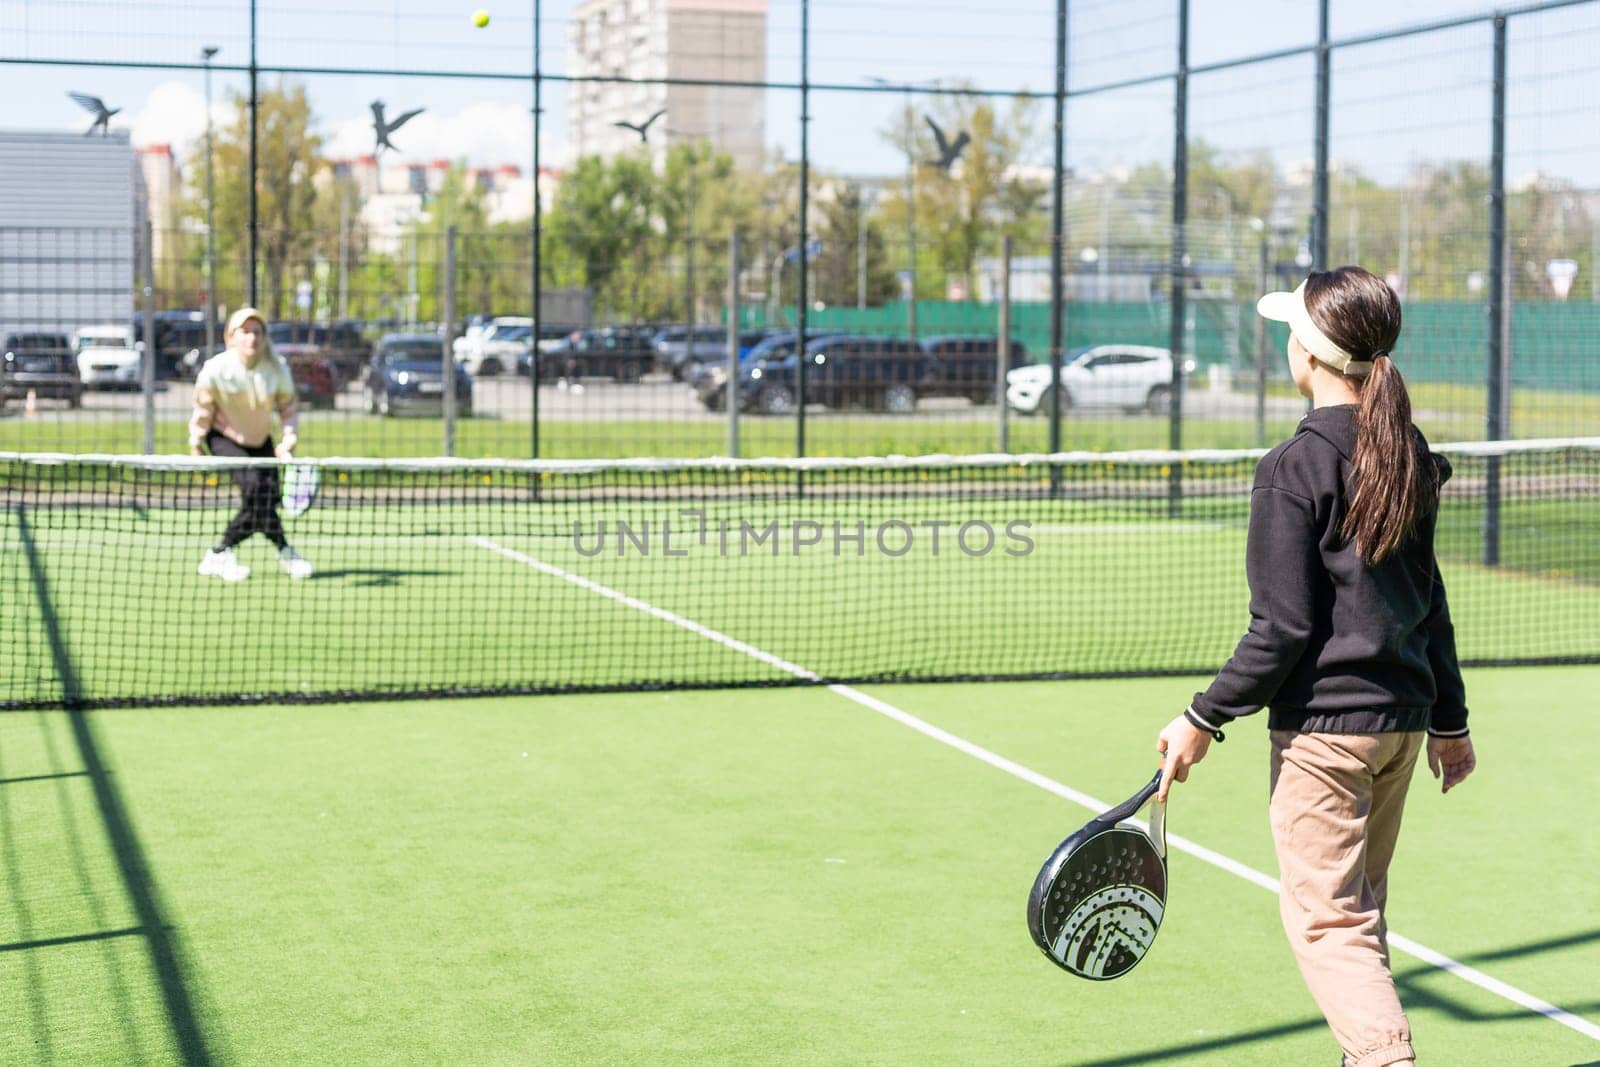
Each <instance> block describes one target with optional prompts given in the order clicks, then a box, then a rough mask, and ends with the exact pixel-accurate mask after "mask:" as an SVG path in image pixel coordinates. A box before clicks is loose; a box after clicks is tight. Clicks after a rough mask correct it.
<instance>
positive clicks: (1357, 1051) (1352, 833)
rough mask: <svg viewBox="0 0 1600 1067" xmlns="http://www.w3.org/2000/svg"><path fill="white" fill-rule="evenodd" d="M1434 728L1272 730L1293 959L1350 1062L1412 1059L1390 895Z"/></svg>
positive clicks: (1275, 833)
mask: <svg viewBox="0 0 1600 1067" xmlns="http://www.w3.org/2000/svg"><path fill="white" fill-rule="evenodd" d="M1423 738H1424V735H1423V734H1422V733H1420V732H1418V733H1393V734H1324V733H1296V732H1293V731H1289V730H1274V731H1272V806H1271V811H1272V840H1273V843H1274V845H1276V847H1277V851H1278V872H1279V874H1278V878H1279V886H1280V888H1279V895H1278V902H1279V909H1280V911H1281V912H1282V914H1283V928H1284V931H1285V932H1286V933H1287V934H1288V935H1289V944H1290V946H1291V947H1292V948H1293V949H1294V955H1295V960H1296V961H1297V962H1298V963H1299V964H1300V973H1301V974H1302V975H1303V976H1304V977H1305V982H1306V985H1307V986H1308V987H1309V988H1310V990H1311V996H1312V998H1313V999H1315V1000H1316V1002H1317V1007H1319V1008H1320V1009H1322V1014H1323V1016H1324V1017H1325V1018H1326V1019H1327V1020H1328V1025H1329V1026H1330V1027H1332V1029H1333V1034H1334V1036H1335V1037H1336V1038H1338V1040H1339V1046H1340V1047H1341V1048H1342V1049H1344V1055H1345V1062H1346V1063H1347V1064H1349V1065H1351V1067H1386V1065H1387V1064H1391V1063H1395V1062H1398V1061H1400V1060H1406V1059H1411V1058H1413V1057H1414V1056H1415V1053H1414V1052H1413V1051H1412V1048H1411V1026H1410V1024H1409V1023H1408V1022H1407V1021H1406V1015H1405V1012H1404V1011H1403V1010H1402V1009H1401V1007H1400V998H1399V997H1398V996H1397V995H1396V994H1395V989H1394V979H1393V977H1391V975H1390V974H1389V941H1388V927H1387V926H1386V925H1385V924H1384V915H1383V909H1384V903H1385V901H1386V899H1387V897H1388V889H1389V861H1390V860H1391V859H1392V858H1393V857H1394V846H1395V840H1396V839H1397V838H1398V837H1399V835H1400V816H1401V813H1402V812H1403V811H1404V810H1405V804H1406V788H1407V786H1409V785H1410V783H1411V772H1412V768H1413V767H1414V766H1415V765H1416V761H1417V753H1418V752H1419V751H1420V750H1421V748H1422V742H1423Z"/></svg>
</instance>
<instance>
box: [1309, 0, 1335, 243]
mask: <svg viewBox="0 0 1600 1067" xmlns="http://www.w3.org/2000/svg"><path fill="white" fill-rule="evenodd" d="M1332 56H1333V50H1332V49H1331V48H1330V47H1329V45H1328V0H1317V111H1316V134H1315V140H1316V149H1315V151H1316V172H1315V174H1313V176H1312V183H1311V269H1312V270H1327V269H1328V114H1329V110H1328V97H1329V87H1330V85H1331V78H1332V67H1331V59H1332Z"/></svg>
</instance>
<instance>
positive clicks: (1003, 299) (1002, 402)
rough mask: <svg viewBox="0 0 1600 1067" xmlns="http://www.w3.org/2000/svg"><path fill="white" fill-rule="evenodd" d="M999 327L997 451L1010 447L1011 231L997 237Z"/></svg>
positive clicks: (997, 355) (995, 384)
mask: <svg viewBox="0 0 1600 1067" xmlns="http://www.w3.org/2000/svg"><path fill="white" fill-rule="evenodd" d="M999 325H1000V329H999V331H998V332H999V335H1000V336H999V337H998V338H997V339H996V344H995V353H994V360H995V364H994V406H995V409H996V415H995V417H996V418H998V419H999V420H1000V451H1002V452H1010V451H1011V426H1010V424H1009V423H1008V422H1007V419H1006V375H1007V373H1009V372H1010V370H1011V235H1010V234H1009V233H1008V234H1006V235H1005V236H1004V237H1002V238H1000V324H999Z"/></svg>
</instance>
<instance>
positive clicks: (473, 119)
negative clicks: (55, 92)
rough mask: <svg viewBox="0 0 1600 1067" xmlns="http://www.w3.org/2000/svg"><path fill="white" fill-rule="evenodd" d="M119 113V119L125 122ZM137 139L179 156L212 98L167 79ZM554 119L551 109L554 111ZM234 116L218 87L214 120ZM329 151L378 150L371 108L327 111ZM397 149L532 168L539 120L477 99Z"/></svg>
mask: <svg viewBox="0 0 1600 1067" xmlns="http://www.w3.org/2000/svg"><path fill="white" fill-rule="evenodd" d="M408 109H409V108H408V106H407V105H406V102H404V101H394V102H390V104H389V108H388V110H389V113H390V114H391V115H394V114H399V113H402V112H404V111H406V110H408ZM123 118H124V116H123V115H118V116H117V118H116V119H113V120H112V121H113V123H116V124H118V125H121V123H120V122H118V120H121V119H123ZM126 118H127V123H126V125H127V126H128V127H129V128H131V130H132V136H133V143H134V144H136V145H139V146H141V147H148V146H149V145H155V144H168V145H171V146H172V150H173V152H174V153H175V154H176V155H177V156H178V158H179V159H182V158H184V156H185V155H186V154H187V153H188V152H189V150H190V147H191V146H192V145H193V144H194V143H196V142H197V141H198V140H199V139H200V138H201V137H203V136H204V135H205V123H206V118H205V97H204V95H203V94H202V93H201V92H200V91H199V90H197V89H196V88H195V87H194V86H192V85H189V84H187V83H185V82H181V81H169V82H163V83H162V84H160V85H157V86H156V87H155V88H154V89H152V90H150V93H149V95H148V96H146V97H145V99H144V103H143V104H141V105H140V106H139V107H138V109H137V110H134V111H133V112H132V114H131V115H127V116H126ZM546 118H547V119H548V118H549V116H548V115H547V116H546ZM231 120H232V109H231V106H230V105H229V104H228V102H227V101H226V100H224V99H222V97H221V94H220V93H219V94H218V96H217V98H215V99H213V101H212V121H213V122H214V123H216V124H217V125H218V126H222V125H225V124H227V123H228V122H230V121H231ZM320 132H321V133H322V134H323V137H324V142H323V154H324V155H325V156H328V157H330V158H333V159H347V158H350V157H353V156H361V155H367V154H370V153H371V152H372V148H373V144H372V115H371V113H370V112H369V111H367V109H366V108H362V109H361V110H360V111H359V112H357V113H356V114H353V115H351V114H348V113H347V115H346V117H343V118H328V119H324V120H323V121H322V123H321V130H320ZM391 139H392V140H393V141H394V143H395V145H396V146H397V148H396V151H394V152H390V153H385V156H386V160H385V161H386V162H395V163H419V162H429V161H431V160H435V159H448V160H450V161H451V162H455V161H456V160H458V159H462V158H465V159H466V160H467V162H468V163H469V164H471V165H473V166H498V165H500V164H502V163H510V164H514V165H515V166H518V167H521V168H522V169H523V170H524V171H526V170H527V169H528V168H529V166H530V165H531V163H532V156H533V120H532V116H531V115H530V114H529V113H528V109H527V108H526V107H523V106H520V105H517V104H512V103H505V102H485V103H472V104H468V105H466V106H465V107H462V108H459V109H457V110H454V111H451V110H439V111H433V110H428V111H424V112H423V113H422V114H420V115H418V116H417V117H416V118H414V119H412V120H411V121H410V122H408V123H406V124H405V125H404V126H402V127H401V128H400V129H398V130H396V131H395V132H394V134H393V135H392V138H391ZM561 141H562V138H561V137H560V136H559V131H554V130H551V129H550V124H549V123H548V122H547V123H546V129H545V134H544V145H543V156H544V158H543V159H542V160H541V162H543V163H544V165H545V166H557V167H559V166H561V165H562V164H563V162H564V160H563V159H560V158H557V157H556V155H555V154H554V153H555V152H557V151H560V150H561V148H562V145H561Z"/></svg>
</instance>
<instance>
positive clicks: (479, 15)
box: [472, 7, 489, 30]
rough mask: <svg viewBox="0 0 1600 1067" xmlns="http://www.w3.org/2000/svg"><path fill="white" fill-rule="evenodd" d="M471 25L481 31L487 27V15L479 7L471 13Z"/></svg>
mask: <svg viewBox="0 0 1600 1067" xmlns="http://www.w3.org/2000/svg"><path fill="white" fill-rule="evenodd" d="M472 24H473V25H474V26H476V27H478V29H480V30H481V29H483V28H484V27H485V26H487V25H489V13H488V12H487V11H485V10H484V9H483V8H481V7H480V8H479V9H478V10H476V11H474V12H473V13H472Z"/></svg>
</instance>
